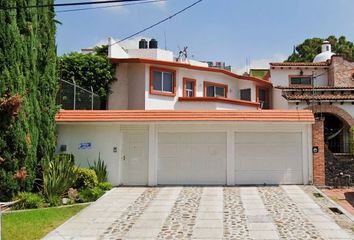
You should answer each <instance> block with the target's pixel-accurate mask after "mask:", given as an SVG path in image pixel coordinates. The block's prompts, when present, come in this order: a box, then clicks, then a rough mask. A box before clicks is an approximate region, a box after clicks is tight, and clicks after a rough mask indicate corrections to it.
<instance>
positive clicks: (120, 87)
mask: <svg viewBox="0 0 354 240" xmlns="http://www.w3.org/2000/svg"><path fill="white" fill-rule="evenodd" d="M115 77H116V79H117V80H116V81H115V82H113V84H112V86H111V93H110V94H109V98H108V109H112V110H113V109H114V110H118V109H119V110H126V109H128V64H127V63H121V64H119V65H117V67H116V75H115Z"/></svg>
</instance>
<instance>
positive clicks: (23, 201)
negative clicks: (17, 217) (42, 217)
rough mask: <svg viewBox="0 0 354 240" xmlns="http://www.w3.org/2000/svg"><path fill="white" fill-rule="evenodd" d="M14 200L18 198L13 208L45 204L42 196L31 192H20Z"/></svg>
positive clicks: (39, 206) (36, 206)
mask: <svg viewBox="0 0 354 240" xmlns="http://www.w3.org/2000/svg"><path fill="white" fill-rule="evenodd" d="M14 200H19V202H17V203H16V204H14V206H13V208H14V209H30V208H41V207H43V206H44V204H45V201H44V198H43V196H41V195H39V194H35V193H31V192H20V193H19V194H18V195H17V196H16V197H15V198H14Z"/></svg>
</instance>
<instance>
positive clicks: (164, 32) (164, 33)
mask: <svg viewBox="0 0 354 240" xmlns="http://www.w3.org/2000/svg"><path fill="white" fill-rule="evenodd" d="M163 35H164V37H165V50H167V38H166V31H163Z"/></svg>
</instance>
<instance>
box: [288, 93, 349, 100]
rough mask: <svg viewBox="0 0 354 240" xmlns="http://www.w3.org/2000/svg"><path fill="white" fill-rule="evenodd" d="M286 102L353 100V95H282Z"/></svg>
mask: <svg viewBox="0 0 354 240" xmlns="http://www.w3.org/2000/svg"><path fill="white" fill-rule="evenodd" d="M284 97H285V98H286V99H287V100H354V95H353V94H347V95H345V94H338V95H335V94H315V95H312V94H284Z"/></svg>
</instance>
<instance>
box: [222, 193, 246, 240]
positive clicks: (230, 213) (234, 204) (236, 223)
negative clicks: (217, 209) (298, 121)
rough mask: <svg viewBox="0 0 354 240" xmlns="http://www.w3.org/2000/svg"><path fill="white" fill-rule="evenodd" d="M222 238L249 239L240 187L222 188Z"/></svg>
mask: <svg viewBox="0 0 354 240" xmlns="http://www.w3.org/2000/svg"><path fill="white" fill-rule="evenodd" d="M224 239H245V240H249V239H251V237H250V235H249V231H248V225H247V219H246V215H245V209H244V207H243V206H242V201H241V196H240V188H235V187H225V188H224Z"/></svg>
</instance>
